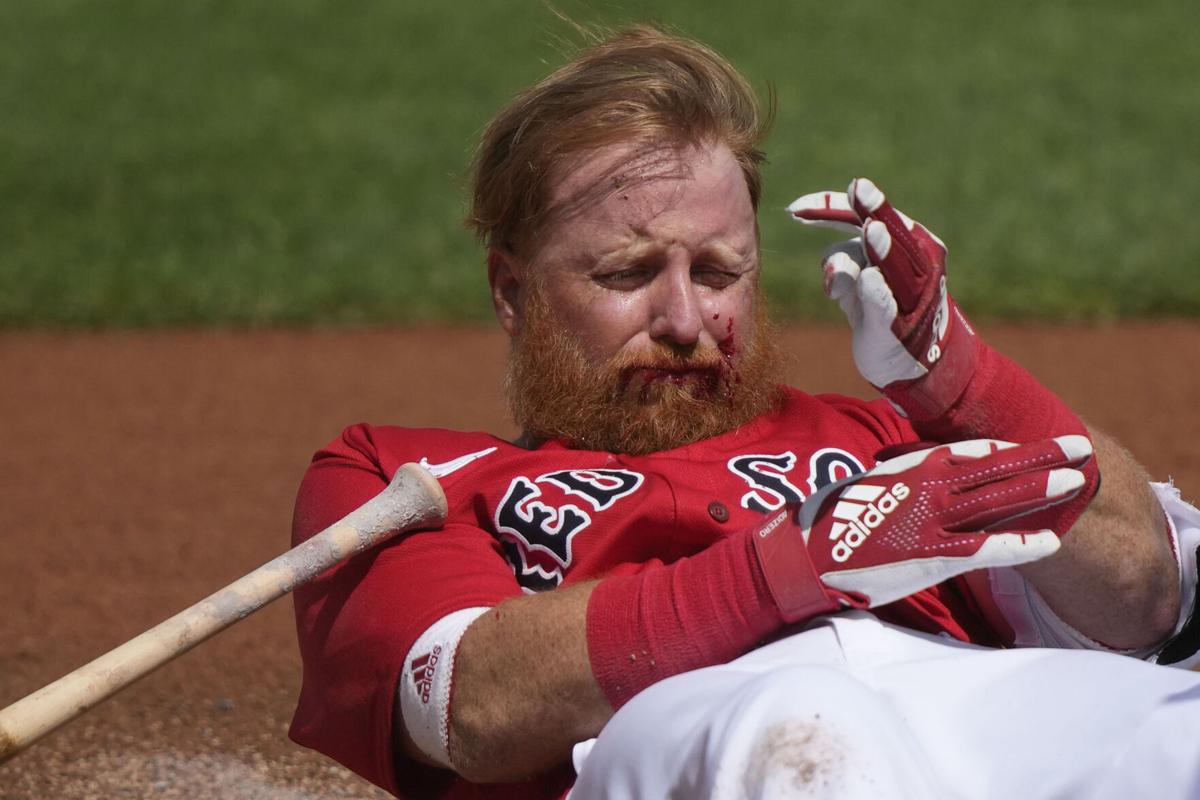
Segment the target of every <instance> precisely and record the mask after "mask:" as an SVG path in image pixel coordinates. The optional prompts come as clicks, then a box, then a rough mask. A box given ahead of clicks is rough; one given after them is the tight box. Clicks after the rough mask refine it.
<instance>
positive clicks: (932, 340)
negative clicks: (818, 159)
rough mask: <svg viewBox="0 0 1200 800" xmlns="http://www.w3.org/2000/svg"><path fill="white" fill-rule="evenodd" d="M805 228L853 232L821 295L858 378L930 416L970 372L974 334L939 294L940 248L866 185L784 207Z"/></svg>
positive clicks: (832, 256) (834, 252)
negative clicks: (841, 322)
mask: <svg viewBox="0 0 1200 800" xmlns="http://www.w3.org/2000/svg"><path fill="white" fill-rule="evenodd" d="M788 211H789V212H791V214H792V217H793V218H794V219H796V220H798V221H800V222H803V223H805V224H810V225H819V226H823V227H832V228H835V229H838V230H847V231H850V232H853V233H856V234H858V235H859V236H858V237H857V238H855V239H852V240H850V241H849V242H845V243H843V244H841V245H838V246H835V247H834V248H831V250H830V251H829V252H828V253H827V254H826V257H825V260H824V263H823V265H822V266H823V268H824V270H825V293H826V294H827V295H829V297H831V298H833V299H834V300H836V301H837V302H838V304H839V305H840V306H841V308H842V311H843V312H844V313H845V314H846V318H847V320H848V321H849V322H850V327H851V328H852V329H853V332H854V333H853V337H854V343H853V347H854V361H855V364H856V365H857V366H858V370H859V372H860V373H861V374H862V376H863V377H864V378H866V379H867V380H868V381H870V383H871V384H872V385H874V386H875V387H876V388H877V389H879V390H880V391H882V392H883V393H884V394H885V395H886V396H887V397H888V398H889V399H890V400H891V401H892V402H893V403H894V404H895V405H897V406H898V407H899V408H900V409H901V410H902V411H903V412H904V413H905V414H907V415H908V416H909V417H910V418H911V419H914V420H928V419H936V418H938V417H940V416H941V415H942V414H944V413H945V412H946V410H947V409H949V408H950V407H951V406H952V405H953V404H954V402H955V401H956V400H958V398H959V397H960V396H961V395H962V394H963V390H964V389H965V388H966V386H967V383H968V382H969V381H970V379H971V376H972V375H973V374H974V372H975V368H976V361H977V358H978V354H977V350H978V348H977V340H976V336H975V331H974V330H973V329H972V328H971V326H970V324H969V323H968V322H967V320H966V318H965V317H963V315H962V313H961V312H960V311H959V310H958V307H957V306H956V305H955V304H954V301H953V299H951V297H950V295H949V294H948V293H947V291H946V246H945V245H944V244H943V243H942V241H941V239H939V238H937V237H936V236H934V235H933V234H932V233H930V232H929V231H928V230H927V229H926V228H925V227H924V226H923V225H921V224H920V223H917V222H914V221H913V220H911V219H909V218H908V217H906V216H905V215H904V214H902V213H900V212H899V211H897V210H896V209H894V208H892V205H891V203H889V202H888V201H887V198H886V197H885V196H884V195H883V192H881V191H880V190H879V189H878V187H876V186H875V184H874V183H872V182H871V181H870V180H868V179H866V178H858V179H856V180H854V181H852V182H851V183H850V188H849V190H848V192H847V193H845V194H843V193H842V192H817V193H815V194H808V195H804V196H803V197H801V198H799V199H798V200H796V201H795V202H793V203H792V204H791V205H790V206H788Z"/></svg>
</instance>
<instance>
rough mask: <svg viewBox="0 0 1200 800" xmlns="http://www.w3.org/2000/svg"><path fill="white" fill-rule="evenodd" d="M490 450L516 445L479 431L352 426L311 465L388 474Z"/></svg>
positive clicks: (366, 425) (320, 451) (364, 424)
mask: <svg viewBox="0 0 1200 800" xmlns="http://www.w3.org/2000/svg"><path fill="white" fill-rule="evenodd" d="M489 448H493V449H514V448H515V445H513V444H511V443H509V442H506V441H504V440H503V439H500V438H499V437H497V436H493V435H492V434H489V433H483V432H479V431H474V432H464V431H454V430H449V429H446V428H405V427H401V426H398V425H371V424H368V423H365V422H360V423H358V424H355V425H351V426H349V427H348V428H346V429H345V430H343V431H342V432H341V434H339V435H338V437H337V438H335V439H334V440H333V441H332V442H330V443H329V444H327V445H325V446H324V447H322V448H321V449H320V450H318V451H317V452H316V454H315V455H314V456H313V464H314V465H315V464H318V463H320V462H322V461H327V460H338V461H350V462H354V463H359V464H363V465H368V464H369V465H373V466H374V467H376V468H377V469H379V471H380V472H382V473H384V474H387V475H390V474H392V473H393V472H395V470H396V468H397V467H399V466H400V465H401V464H405V463H408V462H409V461H415V462H418V463H421V462H424V465H436V464H439V463H442V462H445V461H447V460H452V459H455V458H460V457H462V456H465V455H469V454H471V453H473V452H479V451H481V450H486V449H489Z"/></svg>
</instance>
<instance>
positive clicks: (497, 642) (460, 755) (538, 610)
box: [450, 582, 612, 783]
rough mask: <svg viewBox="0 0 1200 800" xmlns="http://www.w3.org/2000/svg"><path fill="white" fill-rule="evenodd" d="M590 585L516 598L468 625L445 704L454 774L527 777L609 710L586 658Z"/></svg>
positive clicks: (591, 731)
mask: <svg viewBox="0 0 1200 800" xmlns="http://www.w3.org/2000/svg"><path fill="white" fill-rule="evenodd" d="M595 585H596V584H595V583H594V582H591V583H586V584H580V585H577V586H571V587H567V588H565V589H559V590H556V591H553V592H546V593H543V594H539V595H532V596H529V597H519V598H514V599H512V600H509V601H507V602H504V603H501V604H500V605H498V606H496V607H495V608H494V609H492V610H491V611H489V612H488V613H486V614H484V615H483V616H482V617H480V618H479V619H478V620H476V621H475V623H474V624H473V625H471V627H470V628H468V629H467V632H466V634H465V635H464V636H463V639H462V642H461V644H460V645H459V650H458V656H457V658H456V661H455V669H454V694H453V698H452V703H451V707H450V756H451V760H452V762H453V763H454V765H455V769H456V770H457V771H458V772H459V774H461V775H463V776H464V777H466V778H467V779H469V780H472V781H475V782H479V783H487V782H493V781H502V780H503V781H510V780H520V779H522V778H525V777H531V776H533V775H535V774H537V773H539V772H543V771H545V770H547V769H549V768H551V767H553V766H555V765H557V764H560V763H562V762H563V761H565V760H567V759H568V758H569V757H570V754H571V747H572V746H573V745H574V744H575V743H576V742H579V741H582V740H585V739H589V738H591V737H593V736H595V735H596V734H597V733H599V731H600V729H601V728H602V727H603V726H604V723H605V722H607V721H608V718H609V717H610V716H612V707H611V706H610V705H609V704H608V701H607V700H606V699H605V698H604V695H603V693H602V692H601V691H600V688H599V686H598V685H597V684H596V680H595V678H594V677H592V670H591V665H590V664H589V662H588V650H587V606H588V599H589V598H590V596H591V593H592V590H593V589H594V588H595Z"/></svg>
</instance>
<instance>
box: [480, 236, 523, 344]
mask: <svg viewBox="0 0 1200 800" xmlns="http://www.w3.org/2000/svg"><path fill="white" fill-rule="evenodd" d="M487 265H488V283H489V284H491V287H492V308H493V309H494V310H495V312H496V319H497V320H499V322H500V327H501V328H503V329H504V332H505V333H507V334H508V335H509V336H516V335H518V334H519V333H520V332H521V326H522V323H523V322H524V313H523V309H522V306H521V302H520V297H521V269H520V266H521V265H520V264H519V263H518V262H517V257H516V256H514V255H513V254H512V252H511V251H509V250H506V249H504V248H500V247H493V248H491V249H489V250H488V259H487Z"/></svg>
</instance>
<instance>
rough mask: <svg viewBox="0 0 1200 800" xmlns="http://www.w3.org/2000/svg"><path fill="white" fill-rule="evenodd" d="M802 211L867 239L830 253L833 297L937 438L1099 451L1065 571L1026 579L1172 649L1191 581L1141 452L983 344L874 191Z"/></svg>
mask: <svg viewBox="0 0 1200 800" xmlns="http://www.w3.org/2000/svg"><path fill="white" fill-rule="evenodd" d="M790 211H791V212H792V214H793V216H794V217H795V218H796V219H798V220H800V221H802V222H808V223H813V224H818V225H827V226H829V225H832V226H835V227H842V228H843V229H848V230H850V231H852V232H854V233H857V234H858V237H856V238H855V239H853V240H851V241H850V242H847V243H845V244H844V245H841V246H838V247H836V248H833V249H832V250H831V251H830V252H829V253H828V254H827V256H826V259H825V261H824V264H823V267H824V271H825V288H826V292H827V293H828V294H829V296H830V297H831V298H833V299H835V300H836V301H837V302H838V303H839V305H841V307H842V310H843V311H844V312H845V313H846V316H847V319H848V320H849V322H850V324H851V327H852V329H853V348H854V357H855V362H856V364H857V366H858V368H859V371H860V372H861V373H862V374H863V376H864V377H865V378H866V379H867V380H868V381H870V382H871V383H872V384H873V385H874V386H876V387H877V388H879V389H880V391H882V392H883V394H884V395H886V396H887V398H888V399H889V400H890V401H891V402H892V404H893V406H895V407H896V408H898V409H900V410H901V412H902V413H904V414H905V415H906V416H907V417H908V418H909V419H910V421H911V422H912V424H913V427H914V428H915V429H916V431H917V432H918V434H920V435H921V436H922V437H923V438H926V439H930V440H934V441H953V440H955V439H968V438H977V437H981V436H987V437H995V438H1001V439H1007V440H1010V441H1033V440H1036V439H1041V438H1045V437H1047V436H1060V435H1063V434H1076V433H1078V434H1086V435H1089V436H1091V437H1092V438H1093V439H1094V440H1095V442H1096V449H1097V458H1096V461H1095V464H1094V466H1093V467H1090V468H1089V469H1088V470H1086V472H1087V474H1088V486H1087V487H1086V488H1085V490H1084V491H1083V492H1082V493H1081V495H1080V497H1079V498H1078V499H1076V500H1075V501H1073V504H1074V507H1073V508H1072V509H1070V513H1072V514H1074V516H1075V517H1077V518H1078V521H1077V522H1075V523H1074V524H1073V526H1072V527H1071V531H1070V533H1069V535H1068V536H1066V537H1065V539H1064V546H1063V548H1062V550H1061V551H1060V552H1059V553H1058V554H1057V555H1056V556H1055V557H1054V558H1053V559H1049V560H1047V561H1046V562H1045V563H1042V564H1039V565H1037V566H1036V567H1032V568H1027V569H1026V570H1024V573H1025V575H1026V576H1027V577H1028V579H1029V580H1030V581H1031V582H1032V583H1033V585H1034V586H1035V587H1036V589H1037V590H1038V592H1039V593H1041V595H1042V596H1043V597H1044V598H1045V600H1046V601H1047V602H1048V603H1049V604H1050V607H1051V608H1052V609H1053V610H1054V612H1056V613H1057V614H1058V615H1059V616H1061V617H1062V619H1063V620H1064V621H1066V622H1067V623H1069V624H1071V625H1073V626H1076V627H1077V628H1078V629H1079V631H1081V632H1082V633H1084V634H1085V635H1086V636H1088V637H1090V638H1092V639H1094V640H1096V641H1098V642H1103V643H1104V644H1107V645H1109V646H1110V647H1115V648H1120V649H1136V648H1141V647H1146V646H1149V645H1152V644H1155V643H1156V642H1160V641H1162V639H1163V638H1164V637H1165V636H1167V635H1168V634H1169V633H1170V630H1171V627H1172V625H1173V624H1174V622H1175V620H1176V616H1177V613H1178V608H1179V591H1178V582H1177V577H1178V572H1177V568H1176V564H1175V561H1174V558H1173V556H1172V552H1171V547H1170V544H1169V540H1168V538H1167V536H1166V535H1165V534H1164V523H1163V510H1162V507H1161V505H1160V504H1159V503H1158V502H1157V501H1156V500H1155V499H1154V496H1153V494H1152V493H1151V491H1150V489H1149V486H1148V482H1147V479H1146V476H1145V473H1144V471H1143V470H1142V469H1141V467H1140V466H1139V465H1138V464H1137V463H1136V462H1135V461H1134V460H1133V458H1132V457H1131V456H1130V455H1129V453H1127V452H1126V451H1125V450H1123V449H1122V448H1121V447H1119V446H1118V445H1116V444H1115V443H1114V442H1112V441H1111V440H1110V439H1109V438H1108V437H1106V436H1103V435H1101V434H1099V433H1098V432H1095V431H1091V430H1089V429H1088V428H1087V427H1086V426H1085V425H1084V424H1083V422H1081V421H1080V419H1079V418H1078V417H1077V416H1076V415H1075V414H1074V412H1072V411H1071V409H1070V408H1068V407H1067V406H1066V405H1065V404H1064V403H1063V402H1062V401H1061V400H1059V399H1058V398H1057V397H1056V396H1055V395H1054V394H1053V393H1052V392H1050V391H1049V390H1047V389H1046V388H1045V387H1044V386H1042V385H1041V384H1040V383H1039V382H1038V381H1036V380H1035V379H1034V378H1033V377H1032V376H1031V375H1030V374H1029V373H1028V372H1026V371H1025V370H1024V369H1022V368H1021V367H1020V366H1018V365H1017V364H1015V363H1014V362H1012V361H1010V360H1009V359H1007V358H1005V357H1004V356H1003V355H1001V354H1000V353H998V352H996V351H995V350H993V349H991V348H990V347H989V346H988V345H987V344H986V343H985V342H984V341H983V340H982V338H981V337H979V336H978V335H977V334H976V332H975V331H974V329H973V328H972V327H971V325H970V323H969V322H968V321H967V319H966V317H965V316H964V315H963V314H962V312H961V310H960V309H959V308H958V306H957V305H956V304H955V303H954V300H953V298H952V297H951V296H950V295H949V293H948V292H947V290H946V271H945V256H946V248H945V245H944V244H943V243H942V242H941V240H940V239H938V238H937V237H936V236H934V235H933V234H931V233H930V232H929V231H928V230H927V229H926V228H925V227H924V226H922V225H921V224H919V223H916V222H914V221H913V220H911V219H909V218H907V217H905V216H904V215H903V214H901V213H900V212H898V211H897V210H896V209H894V208H893V207H892V205H891V204H890V203H889V202H888V200H887V198H886V197H885V196H884V195H883V193H882V192H880V191H879V189H878V188H877V187H876V186H875V185H874V184H873V183H871V182H870V181H868V180H865V179H859V180H856V181H854V182H853V183H852V184H851V186H850V189H849V191H848V192H847V193H845V194H843V193H841V192H822V193H817V194H813V195H806V196H805V197H802V198H800V199H799V200H797V201H796V202H795V203H793V204H792V206H791V207H790ZM1101 475H1103V480H1101V479H1100V476H1101Z"/></svg>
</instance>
